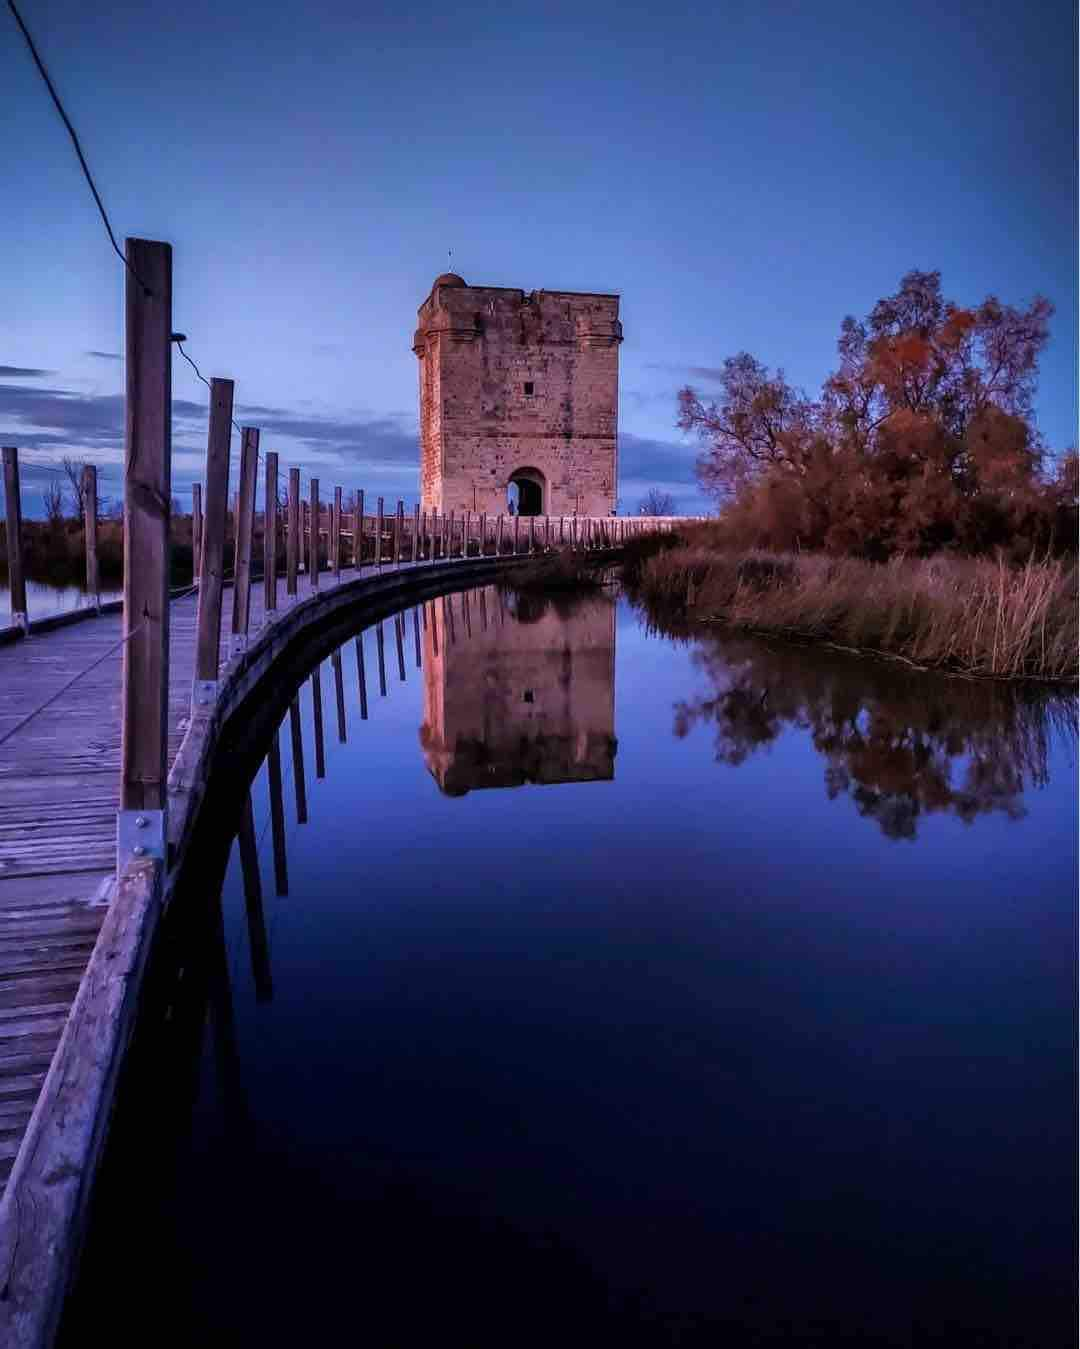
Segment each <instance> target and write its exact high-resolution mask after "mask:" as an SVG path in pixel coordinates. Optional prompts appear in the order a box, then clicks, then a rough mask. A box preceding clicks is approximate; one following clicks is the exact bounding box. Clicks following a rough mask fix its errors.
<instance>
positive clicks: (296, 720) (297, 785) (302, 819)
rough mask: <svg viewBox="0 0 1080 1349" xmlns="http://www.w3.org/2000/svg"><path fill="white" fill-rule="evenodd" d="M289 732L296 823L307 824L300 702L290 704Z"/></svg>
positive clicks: (296, 699)
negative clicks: (290, 737)
mask: <svg viewBox="0 0 1080 1349" xmlns="http://www.w3.org/2000/svg"><path fill="white" fill-rule="evenodd" d="M289 730H290V732H291V734H292V771H293V795H294V796H295V797H296V823H297V824H307V817H308V815H307V785H306V783H305V782H304V732H303V724H302V722H301V720H300V702H299V699H298V698H294V699H293V700H292V702H291V703H290V704H289Z"/></svg>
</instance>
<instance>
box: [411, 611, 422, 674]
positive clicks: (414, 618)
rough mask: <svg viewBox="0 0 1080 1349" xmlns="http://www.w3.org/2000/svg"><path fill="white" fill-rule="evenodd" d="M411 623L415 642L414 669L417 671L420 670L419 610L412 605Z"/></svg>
mask: <svg viewBox="0 0 1080 1349" xmlns="http://www.w3.org/2000/svg"><path fill="white" fill-rule="evenodd" d="M412 622H413V638H414V639H415V641H416V668H417V669H418V670H419V669H420V668H421V661H420V612H419V610H418V609H417V607H416V605H413V611H412Z"/></svg>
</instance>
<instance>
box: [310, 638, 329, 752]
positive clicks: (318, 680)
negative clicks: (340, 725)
mask: <svg viewBox="0 0 1080 1349" xmlns="http://www.w3.org/2000/svg"><path fill="white" fill-rule="evenodd" d="M311 712H312V719H313V720H314V722H315V776H316V777H317V778H324V777H326V746H325V745H324V744H323V719H322V666H321V665H316V666H315V669H314V670H313V671H312V672H311Z"/></svg>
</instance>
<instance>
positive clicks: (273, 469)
mask: <svg viewBox="0 0 1080 1349" xmlns="http://www.w3.org/2000/svg"><path fill="white" fill-rule="evenodd" d="M277 490H278V457H277V453H276V451H274V450H270V451H269V452H268V453H267V456H266V495H265V497H264V499H263V608H264V609H265V611H266V612H267V613H268V614H269V613H273V612H274V611H275V610H276V609H277V536H278V504H277Z"/></svg>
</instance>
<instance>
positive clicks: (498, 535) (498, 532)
mask: <svg viewBox="0 0 1080 1349" xmlns="http://www.w3.org/2000/svg"><path fill="white" fill-rule="evenodd" d="M502 546H503V518H502V516H501V515H500V516H499V523H498V525H497V526H496V529H495V556H496V557H502Z"/></svg>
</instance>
